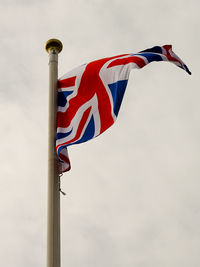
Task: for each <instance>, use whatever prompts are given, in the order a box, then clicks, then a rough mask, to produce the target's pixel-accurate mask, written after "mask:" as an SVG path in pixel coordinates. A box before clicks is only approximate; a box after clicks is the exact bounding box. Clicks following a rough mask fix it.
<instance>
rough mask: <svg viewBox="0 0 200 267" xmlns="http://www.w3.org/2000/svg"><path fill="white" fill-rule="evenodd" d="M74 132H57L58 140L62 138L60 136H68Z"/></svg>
mask: <svg viewBox="0 0 200 267" xmlns="http://www.w3.org/2000/svg"><path fill="white" fill-rule="evenodd" d="M71 133H72V130H71V131H70V132H67V133H57V134H56V140H58V139H60V138H65V137H67V136H68V135H70V134H71Z"/></svg>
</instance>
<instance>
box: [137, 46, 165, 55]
mask: <svg viewBox="0 0 200 267" xmlns="http://www.w3.org/2000/svg"><path fill="white" fill-rule="evenodd" d="M143 52H150V53H158V54H162V48H161V47H160V46H154V47H152V48H148V49H145V50H143V51H140V53H143Z"/></svg>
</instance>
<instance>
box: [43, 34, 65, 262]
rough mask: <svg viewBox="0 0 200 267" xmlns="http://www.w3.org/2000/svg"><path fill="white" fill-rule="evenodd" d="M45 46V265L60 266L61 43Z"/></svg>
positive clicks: (50, 43) (50, 42)
mask: <svg viewBox="0 0 200 267" xmlns="http://www.w3.org/2000/svg"><path fill="white" fill-rule="evenodd" d="M45 48H46V50H47V52H48V53H49V128H48V130H49V132H48V211H47V267H60V180H59V174H58V159H57V155H56V144H55V141H56V117H57V116H56V114H57V80H58V54H59V53H60V52H61V50H62V43H61V42H60V41H59V40H57V39H50V40H49V41H47V43H46V45H45Z"/></svg>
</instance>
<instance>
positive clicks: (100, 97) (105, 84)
mask: <svg viewBox="0 0 200 267" xmlns="http://www.w3.org/2000/svg"><path fill="white" fill-rule="evenodd" d="M153 61H169V62H172V63H174V64H175V65H177V66H178V67H180V68H182V69H184V70H185V71H186V72H187V73H189V74H191V72H190V71H189V69H188V68H187V66H186V65H185V64H184V63H183V61H182V60H181V59H180V58H179V57H178V56H177V55H176V54H175V53H174V52H173V51H172V46H171V45H164V46H162V47H160V46H155V47H153V48H150V49H146V50H144V51H141V52H139V53H136V54H123V55H118V56H114V57H108V58H103V59H100V60H95V61H93V62H90V63H88V64H84V65H81V66H79V67H78V68H75V69H73V70H72V71H70V72H68V73H67V74H65V75H64V76H63V77H61V78H60V79H59V81H58V110H57V136H56V150H57V154H58V158H59V161H60V173H62V172H65V171H68V170H69V169H70V161H69V157H68V152H67V147H68V146H70V145H73V144H79V143H83V142H86V141H88V140H90V139H92V138H94V137H96V136H98V135H100V134H101V133H103V132H104V131H105V130H106V129H108V128H109V127H110V126H111V125H112V124H113V123H114V122H115V120H116V118H117V115H118V112H119V109H120V106H121V102H122V99H123V96H124V92H125V89H126V86H127V83H128V78H129V74H130V71H131V69H134V68H137V69H140V68H143V67H144V66H146V65H147V64H148V63H150V62H153Z"/></svg>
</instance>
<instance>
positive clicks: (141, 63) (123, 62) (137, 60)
mask: <svg viewBox="0 0 200 267" xmlns="http://www.w3.org/2000/svg"><path fill="white" fill-rule="evenodd" d="M129 63H135V64H137V65H138V67H139V68H142V67H144V66H145V65H146V63H145V61H144V60H143V59H142V58H140V57H137V56H130V57H127V58H119V59H116V60H114V61H112V62H111V63H110V64H109V65H108V68H111V67H114V66H119V65H126V64H129Z"/></svg>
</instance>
